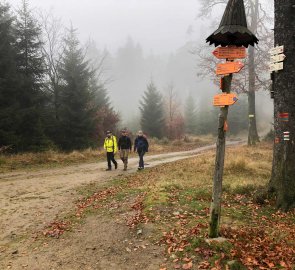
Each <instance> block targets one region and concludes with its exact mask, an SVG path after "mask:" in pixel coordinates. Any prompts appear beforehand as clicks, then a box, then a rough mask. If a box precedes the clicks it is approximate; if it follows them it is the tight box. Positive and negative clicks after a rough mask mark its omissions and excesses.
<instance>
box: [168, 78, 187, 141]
mask: <svg viewBox="0 0 295 270" xmlns="http://www.w3.org/2000/svg"><path fill="white" fill-rule="evenodd" d="M164 105H165V113H166V117H165V118H166V129H167V137H168V138H169V139H180V138H181V136H182V135H183V133H184V119H183V115H182V113H181V103H180V101H179V98H178V95H177V92H176V90H175V87H174V85H173V83H170V84H169V85H168V86H167V90H166V95H165V97H164Z"/></svg>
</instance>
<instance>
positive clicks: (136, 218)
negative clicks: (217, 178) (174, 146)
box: [49, 143, 295, 269]
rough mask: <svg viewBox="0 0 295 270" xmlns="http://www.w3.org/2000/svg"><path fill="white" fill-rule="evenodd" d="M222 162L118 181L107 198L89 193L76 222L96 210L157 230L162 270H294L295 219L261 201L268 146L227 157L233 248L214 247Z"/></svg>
mask: <svg viewBox="0 0 295 270" xmlns="http://www.w3.org/2000/svg"><path fill="white" fill-rule="evenodd" d="M214 159H215V153H214V152H213V151H210V152H207V153H204V154H202V155H200V156H198V157H195V158H191V159H186V160H182V161H179V162H175V163H171V164H166V165H161V166H158V167H155V168H151V169H148V170H145V171H141V172H138V173H136V174H133V175H129V176H126V177H122V178H119V179H115V180H113V181H112V182H111V183H109V184H108V186H105V187H104V188H100V189H99V190H97V189H96V187H95V186H88V187H87V188H85V187H84V188H83V190H81V192H82V193H81V196H82V197H83V198H81V200H80V201H79V202H77V209H76V210H75V215H74V216H75V219H79V220H80V219H83V218H84V217H86V216H87V215H88V214H95V212H93V211H94V210H95V209H96V210H103V211H105V213H106V214H110V213H113V214H114V215H115V214H116V211H118V209H120V210H119V211H120V212H121V213H122V211H126V212H130V213H129V218H128V220H126V225H128V226H129V227H130V229H135V228H139V227H140V228H141V230H143V231H145V226H146V224H148V226H149V228H150V227H151V226H152V227H153V230H152V233H151V234H152V235H149V237H150V238H151V239H153V241H154V242H156V243H158V244H159V245H161V246H163V247H165V254H164V255H165V257H166V261H165V263H164V265H163V266H162V269H294V268H293V267H294V266H295V241H294V234H295V228H294V223H295V212H294V211H293V212H291V213H288V214H285V213H281V212H278V211H277V210H276V209H275V206H274V203H273V202H272V201H271V200H266V202H265V204H264V205H259V204H256V203H255V202H254V200H253V196H254V192H255V190H257V189H259V188H261V187H262V186H265V185H267V183H268V181H269V178H270V172H271V162H272V149H271V145H270V144H267V143H262V144H260V145H259V146H257V147H255V148H251V147H247V146H239V147H235V148H231V149H227V153H226V162H225V170H224V192H223V204H222V218H221V236H223V237H225V238H226V241H221V242H219V241H210V242H208V241H206V239H207V237H208V235H207V231H208V217H209V206H210V200H211V190H212V180H211V179H212V173H213V166H214ZM62 230H63V229H62ZM147 231H148V230H147ZM49 235H50V234H49ZM52 236H55V235H54V234H53V235H52Z"/></svg>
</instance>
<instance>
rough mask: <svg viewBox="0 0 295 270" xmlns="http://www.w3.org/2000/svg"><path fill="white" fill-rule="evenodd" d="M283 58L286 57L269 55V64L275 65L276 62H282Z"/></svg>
mask: <svg viewBox="0 0 295 270" xmlns="http://www.w3.org/2000/svg"><path fill="white" fill-rule="evenodd" d="M285 58H286V55H284V54H277V55H271V56H270V61H271V63H277V62H282V61H284V60H285Z"/></svg>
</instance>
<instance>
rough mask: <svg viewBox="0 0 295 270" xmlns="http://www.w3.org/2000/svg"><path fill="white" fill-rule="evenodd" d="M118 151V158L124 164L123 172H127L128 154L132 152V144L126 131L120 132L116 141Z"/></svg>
mask: <svg viewBox="0 0 295 270" xmlns="http://www.w3.org/2000/svg"><path fill="white" fill-rule="evenodd" d="M118 149H119V152H120V158H121V160H122V161H123V163H124V171H127V166H128V154H129V152H131V150H132V143H131V140H130V138H129V137H128V132H127V130H126V129H123V130H122V135H121V137H120V138H119V141H118Z"/></svg>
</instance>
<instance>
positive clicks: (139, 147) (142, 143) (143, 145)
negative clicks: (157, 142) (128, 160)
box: [134, 130, 149, 170]
mask: <svg viewBox="0 0 295 270" xmlns="http://www.w3.org/2000/svg"><path fill="white" fill-rule="evenodd" d="M148 150H149V143H148V140H147V139H146V137H145V136H144V135H143V132H142V131H141V130H140V131H138V136H137V138H136V139H135V142H134V152H136V151H137V153H138V156H139V165H138V170H142V169H144V161H143V156H144V154H145V153H146V152H148Z"/></svg>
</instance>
